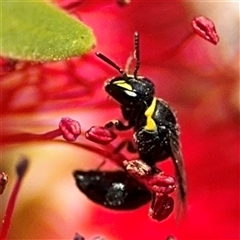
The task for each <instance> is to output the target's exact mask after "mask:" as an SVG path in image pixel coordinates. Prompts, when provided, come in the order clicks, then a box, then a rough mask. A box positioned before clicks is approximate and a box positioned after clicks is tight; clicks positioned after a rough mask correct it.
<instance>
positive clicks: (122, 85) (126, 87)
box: [114, 80, 132, 91]
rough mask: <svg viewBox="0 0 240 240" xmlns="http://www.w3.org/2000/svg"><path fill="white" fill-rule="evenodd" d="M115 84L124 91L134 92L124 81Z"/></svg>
mask: <svg viewBox="0 0 240 240" xmlns="http://www.w3.org/2000/svg"><path fill="white" fill-rule="evenodd" d="M114 84H116V85H117V86H119V87H122V88H124V89H127V90H130V91H132V86H131V85H130V84H128V83H126V82H125V81H124V80H119V81H114Z"/></svg>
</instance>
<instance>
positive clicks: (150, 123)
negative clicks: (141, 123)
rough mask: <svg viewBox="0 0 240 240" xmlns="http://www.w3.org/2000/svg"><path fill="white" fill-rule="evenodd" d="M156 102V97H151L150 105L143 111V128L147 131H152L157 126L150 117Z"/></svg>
mask: <svg viewBox="0 0 240 240" xmlns="http://www.w3.org/2000/svg"><path fill="white" fill-rule="evenodd" d="M156 103H157V99H156V98H153V100H152V103H151V105H150V106H149V107H148V109H147V110H146V111H145V113H144V115H145V116H146V117H147V121H146V126H145V127H144V128H145V129H146V130H149V131H154V130H156V128H157V126H156V123H155V121H154V120H153V118H152V116H153V113H154V110H155V108H156Z"/></svg>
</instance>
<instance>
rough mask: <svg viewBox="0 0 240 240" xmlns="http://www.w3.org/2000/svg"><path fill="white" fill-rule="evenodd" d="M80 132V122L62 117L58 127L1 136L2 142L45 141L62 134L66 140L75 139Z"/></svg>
mask: <svg viewBox="0 0 240 240" xmlns="http://www.w3.org/2000/svg"><path fill="white" fill-rule="evenodd" d="M80 134H81V126H80V123H79V122H77V121H76V120H73V119H71V118H62V119H61V121H60V123H59V128H58V129H55V130H52V131H49V132H46V133H43V134H32V133H18V134H14V135H8V136H3V139H2V140H3V143H4V144H6V143H18V142H30V141H46V140H52V139H55V138H57V137H60V136H62V137H63V138H64V139H65V140H67V141H70V142H72V141H75V140H76V139H77V137H78V136H79V135H80Z"/></svg>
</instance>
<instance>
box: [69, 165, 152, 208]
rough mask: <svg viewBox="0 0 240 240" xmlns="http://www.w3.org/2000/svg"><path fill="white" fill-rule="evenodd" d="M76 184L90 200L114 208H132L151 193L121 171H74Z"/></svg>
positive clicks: (149, 197) (144, 201)
mask: <svg viewBox="0 0 240 240" xmlns="http://www.w3.org/2000/svg"><path fill="white" fill-rule="evenodd" d="M73 175H74V178H75V180H76V184H77V186H78V188H79V190H80V191H82V192H83V193H84V194H85V195H86V196H87V197H88V198H89V199H90V200H91V201H93V202H95V203H97V204H100V205H102V206H104V207H106V208H109V209H114V210H132V209H136V208H139V207H141V206H142V205H144V204H146V203H148V202H149V201H150V200H151V193H150V192H149V191H148V190H147V189H146V188H145V187H144V186H143V185H142V184H141V183H139V182H137V181H136V180H135V179H133V178H132V177H130V176H129V175H128V174H127V173H126V172H123V171H80V170H78V171H75V172H74V173H73Z"/></svg>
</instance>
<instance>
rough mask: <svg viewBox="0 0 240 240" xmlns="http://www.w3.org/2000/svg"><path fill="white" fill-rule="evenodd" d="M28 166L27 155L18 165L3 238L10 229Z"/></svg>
mask: <svg viewBox="0 0 240 240" xmlns="http://www.w3.org/2000/svg"><path fill="white" fill-rule="evenodd" d="M27 168H28V160H27V159H26V158H25V157H23V158H22V159H21V160H20V161H19V162H18V163H17V165H16V173H17V181H16V182H15V185H14V187H13V191H12V193H11V196H10V199H9V202H8V205H7V209H6V212H5V216H4V219H3V221H2V228H1V239H2V240H5V239H7V234H8V229H9V227H10V223H11V218H12V215H13V211H14V207H15V203H16V200H17V196H18V193H19V190H20V187H21V184H22V180H23V177H24V175H25V173H26V171H27Z"/></svg>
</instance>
